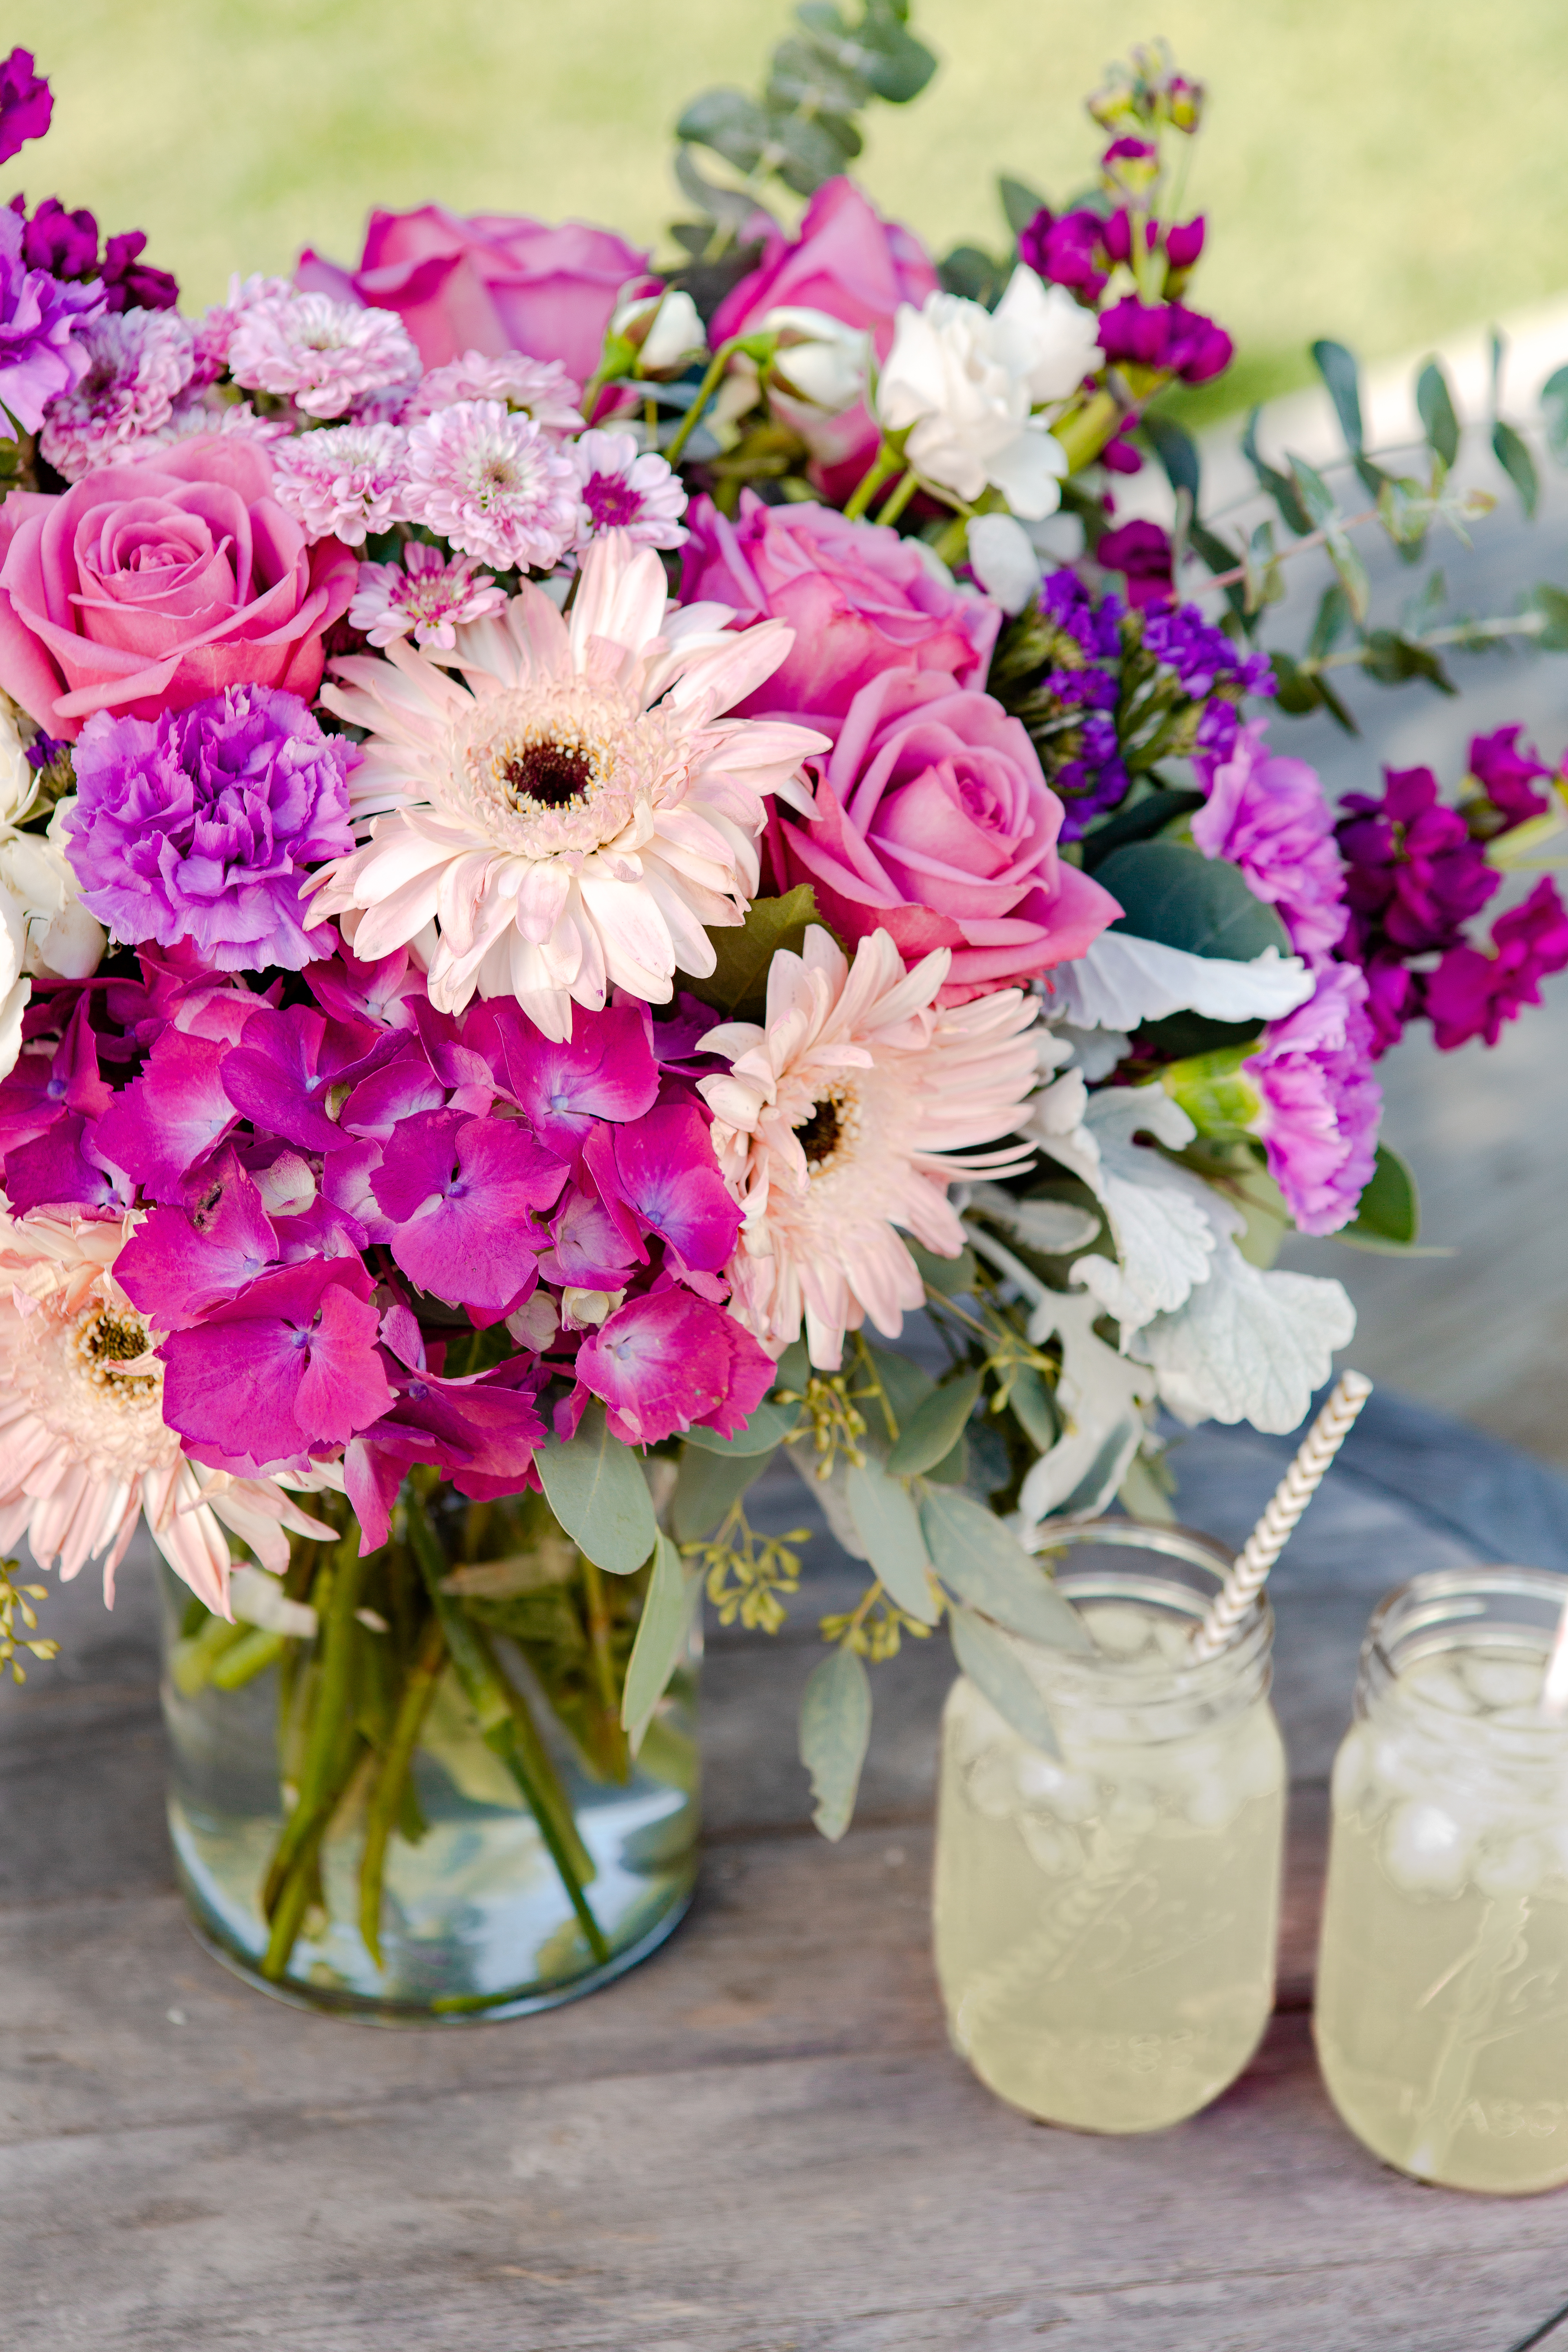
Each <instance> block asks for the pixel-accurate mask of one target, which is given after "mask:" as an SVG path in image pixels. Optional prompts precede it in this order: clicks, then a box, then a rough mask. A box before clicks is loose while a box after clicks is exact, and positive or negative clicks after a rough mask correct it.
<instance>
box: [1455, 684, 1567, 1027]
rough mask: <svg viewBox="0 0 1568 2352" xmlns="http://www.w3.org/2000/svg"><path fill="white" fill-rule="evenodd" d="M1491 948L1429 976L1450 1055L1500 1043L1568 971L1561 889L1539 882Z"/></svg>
mask: <svg viewBox="0 0 1568 2352" xmlns="http://www.w3.org/2000/svg"><path fill="white" fill-rule="evenodd" d="M1506 731H1507V732H1508V733H1510V734H1513V733H1516V732H1517V731H1518V730H1516V729H1512V728H1510V729H1509V730H1506ZM1472 764H1473V759H1472ZM1491 944H1492V951H1491V953H1490V954H1489V955H1488V954H1487V953H1486V952H1485V950H1482V949H1480V948H1472V947H1468V946H1465V947H1457V948H1450V949H1449V950H1448V951H1447V954H1446V955H1445V956H1444V958H1443V961H1442V962H1441V963H1440V964H1439V965H1438V966H1437V969H1436V971H1435V972H1432V973H1431V974H1429V976H1428V977H1427V980H1426V989H1425V995H1426V1005H1425V1010H1426V1012H1427V1013H1429V1014H1430V1015H1431V1020H1432V1030H1433V1034H1434V1036H1435V1037H1436V1043H1437V1045H1438V1047H1439V1048H1440V1050H1441V1051H1442V1052H1444V1053H1446V1054H1447V1053H1452V1052H1453V1050H1454V1048H1455V1047H1456V1046H1457V1045H1466V1044H1468V1041H1469V1040H1470V1039H1471V1038H1472V1037H1484V1038H1485V1039H1486V1041H1487V1044H1488V1045H1496V1044H1497V1041H1498V1038H1499V1036H1500V1034H1501V1032H1502V1025H1503V1023H1504V1022H1505V1021H1514V1020H1517V1019H1518V1017H1519V1014H1520V1013H1521V1011H1522V1010H1523V1008H1524V1006H1525V1005H1527V1004H1539V1003H1540V1002H1541V988H1540V982H1541V980H1542V976H1543V975H1544V974H1545V973H1547V972H1549V971H1563V969H1564V968H1565V967H1568V912H1565V911H1564V909H1563V901H1562V899H1561V898H1559V897H1558V895H1557V890H1556V886H1555V885H1554V884H1553V883H1552V882H1548V881H1544V880H1542V881H1540V882H1538V883H1537V884H1536V886H1535V887H1534V889H1533V890H1532V891H1531V894H1530V896H1529V898H1527V899H1526V900H1525V902H1524V904H1523V906H1522V907H1512V908H1510V909H1509V911H1508V913H1507V914H1506V915H1500V916H1499V917H1498V919H1497V921H1496V922H1495V923H1494V924H1493V925H1492V941H1491Z"/></svg>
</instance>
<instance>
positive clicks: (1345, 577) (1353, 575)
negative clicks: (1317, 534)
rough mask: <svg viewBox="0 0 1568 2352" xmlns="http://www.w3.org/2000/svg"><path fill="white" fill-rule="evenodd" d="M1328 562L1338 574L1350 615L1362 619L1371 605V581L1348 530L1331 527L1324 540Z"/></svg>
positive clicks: (1358, 619)
mask: <svg viewBox="0 0 1568 2352" xmlns="http://www.w3.org/2000/svg"><path fill="white" fill-rule="evenodd" d="M1324 545H1325V547H1326V548H1327V550H1328V557H1329V562H1331V564H1332V565H1333V567H1334V570H1335V572H1337V573H1338V575H1339V583H1340V586H1341V587H1342V589H1343V590H1344V592H1345V599H1346V602H1347V603H1348V604H1349V605H1350V608H1351V613H1352V617H1353V618H1354V619H1355V620H1357V621H1364V620H1365V618H1366V616H1367V614H1368V612H1369V611H1370V609H1371V606H1372V583H1371V581H1370V580H1369V579H1368V578H1367V571H1366V565H1365V564H1364V563H1363V562H1362V559H1361V555H1360V552H1359V551H1358V550H1357V548H1356V546H1355V543H1354V541H1352V539H1351V538H1350V536H1349V534H1348V532H1345V531H1342V530H1334V529H1332V528H1331V529H1330V530H1329V531H1328V533H1327V536H1326V538H1325V541H1324Z"/></svg>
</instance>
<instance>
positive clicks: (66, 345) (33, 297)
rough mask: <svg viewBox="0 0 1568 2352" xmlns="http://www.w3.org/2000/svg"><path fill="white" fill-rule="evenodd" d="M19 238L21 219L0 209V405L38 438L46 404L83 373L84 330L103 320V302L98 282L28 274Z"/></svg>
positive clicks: (86, 361) (86, 355)
mask: <svg viewBox="0 0 1568 2352" xmlns="http://www.w3.org/2000/svg"><path fill="white" fill-rule="evenodd" d="M22 238H23V227H22V221H21V217H20V215H18V214H16V213H15V212H13V211H12V210H11V209H10V208H9V207H8V206H7V207H5V208H4V209H0V403H3V404H4V405H5V407H6V408H8V409H9V410H10V412H11V414H12V415H13V416H14V417H15V418H16V421H17V423H18V424H19V425H21V427H22V429H23V431H24V432H25V433H36V432H37V429H38V427H39V425H41V424H42V423H43V421H44V410H45V408H46V407H47V405H48V404H49V402H50V401H51V400H56V399H58V397H59V395H60V394H61V393H62V392H69V391H71V390H72V389H73V388H74V387H75V386H76V385H77V384H79V383H80V382H81V380H82V378H83V376H84V375H85V374H86V373H87V371H88V364H89V351H88V346H87V342H86V339H85V336H84V333H83V330H84V329H85V328H87V327H88V326H89V325H90V324H91V322H92V321H93V320H95V319H98V318H101V316H102V314H103V309H104V296H103V289H102V287H101V286H100V284H99V283H98V282H97V280H96V279H94V280H91V281H89V283H88V284H87V285H85V286H70V285H65V284H62V283H61V281H60V280H59V279H58V278H51V277H50V275H49V274H48V272H47V270H43V269H29V268H28V267H27V262H26V255H25V254H24V252H23V250H22Z"/></svg>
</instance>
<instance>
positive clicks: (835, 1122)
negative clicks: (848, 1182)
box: [795, 1095, 841, 1168]
mask: <svg viewBox="0 0 1568 2352" xmlns="http://www.w3.org/2000/svg"><path fill="white" fill-rule="evenodd" d="M840 1132H841V1129H840V1122H839V1118H838V1105H837V1103H836V1102H835V1101H834V1099H833V1097H832V1096H831V1095H827V1096H825V1097H824V1098H823V1100H822V1101H821V1102H819V1103H813V1105H812V1107H811V1117H810V1118H807V1119H803V1120H802V1121H801V1124H800V1125H799V1126H798V1127H797V1128H796V1129H795V1133H796V1134H797V1135H798V1136H799V1138H800V1148H801V1150H803V1151H804V1152H805V1164H806V1166H807V1167H808V1168H820V1167H821V1165H822V1163H823V1161H824V1160H831V1159H832V1157H833V1155H834V1153H835V1152H836V1151H837V1149H838V1138H839V1134H840Z"/></svg>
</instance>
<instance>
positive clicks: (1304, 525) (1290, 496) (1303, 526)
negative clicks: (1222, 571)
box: [1193, 408, 1312, 562]
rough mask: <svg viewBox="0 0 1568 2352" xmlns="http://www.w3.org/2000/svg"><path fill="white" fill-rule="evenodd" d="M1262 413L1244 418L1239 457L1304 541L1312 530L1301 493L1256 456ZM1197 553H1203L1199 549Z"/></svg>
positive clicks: (1273, 468)
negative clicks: (1259, 420)
mask: <svg viewBox="0 0 1568 2352" xmlns="http://www.w3.org/2000/svg"><path fill="white" fill-rule="evenodd" d="M1262 413H1263V412H1262V410H1261V409H1258V408H1255V409H1254V410H1253V412H1252V414H1251V415H1250V416H1249V417H1248V418H1247V425H1246V429H1245V431H1244V432H1243V434H1242V436H1241V454H1242V456H1243V457H1245V458H1246V459H1247V464H1248V465H1249V466H1250V467H1251V468H1252V470H1253V472H1254V473H1255V474H1256V475H1257V477H1258V484H1259V486H1260V488H1263V489H1265V490H1266V491H1267V492H1268V496H1269V497H1270V498H1271V499H1273V501H1274V503H1275V505H1276V506H1277V507H1278V508H1279V511H1280V513H1281V515H1282V516H1283V517H1284V519H1285V520H1286V522H1287V523H1288V524H1289V527H1290V529H1291V530H1293V531H1294V532H1295V534H1296V536H1297V538H1298V539H1304V538H1305V537H1306V535H1307V533H1308V532H1309V531H1310V530H1311V529H1312V518H1311V516H1310V514H1309V513H1308V512H1307V509H1306V508H1305V507H1304V506H1303V505H1302V504H1301V495H1300V491H1299V490H1298V488H1297V487H1296V485H1295V483H1294V482H1293V481H1292V480H1291V479H1290V478H1289V475H1287V474H1281V473H1279V472H1278V471H1277V470H1276V468H1275V467H1272V466H1270V465H1268V464H1266V463H1265V461H1264V460H1263V459H1262V458H1261V457H1259V456H1258V418H1259V416H1260V415H1262ZM1197 544H1198V542H1197V539H1196V536H1195V535H1194V539H1193V545H1194V547H1196V546H1197ZM1201 552H1202V551H1201V550H1200V553H1201ZM1204 560H1205V562H1207V560H1208V559H1207V558H1206V556H1205V559H1204Z"/></svg>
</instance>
